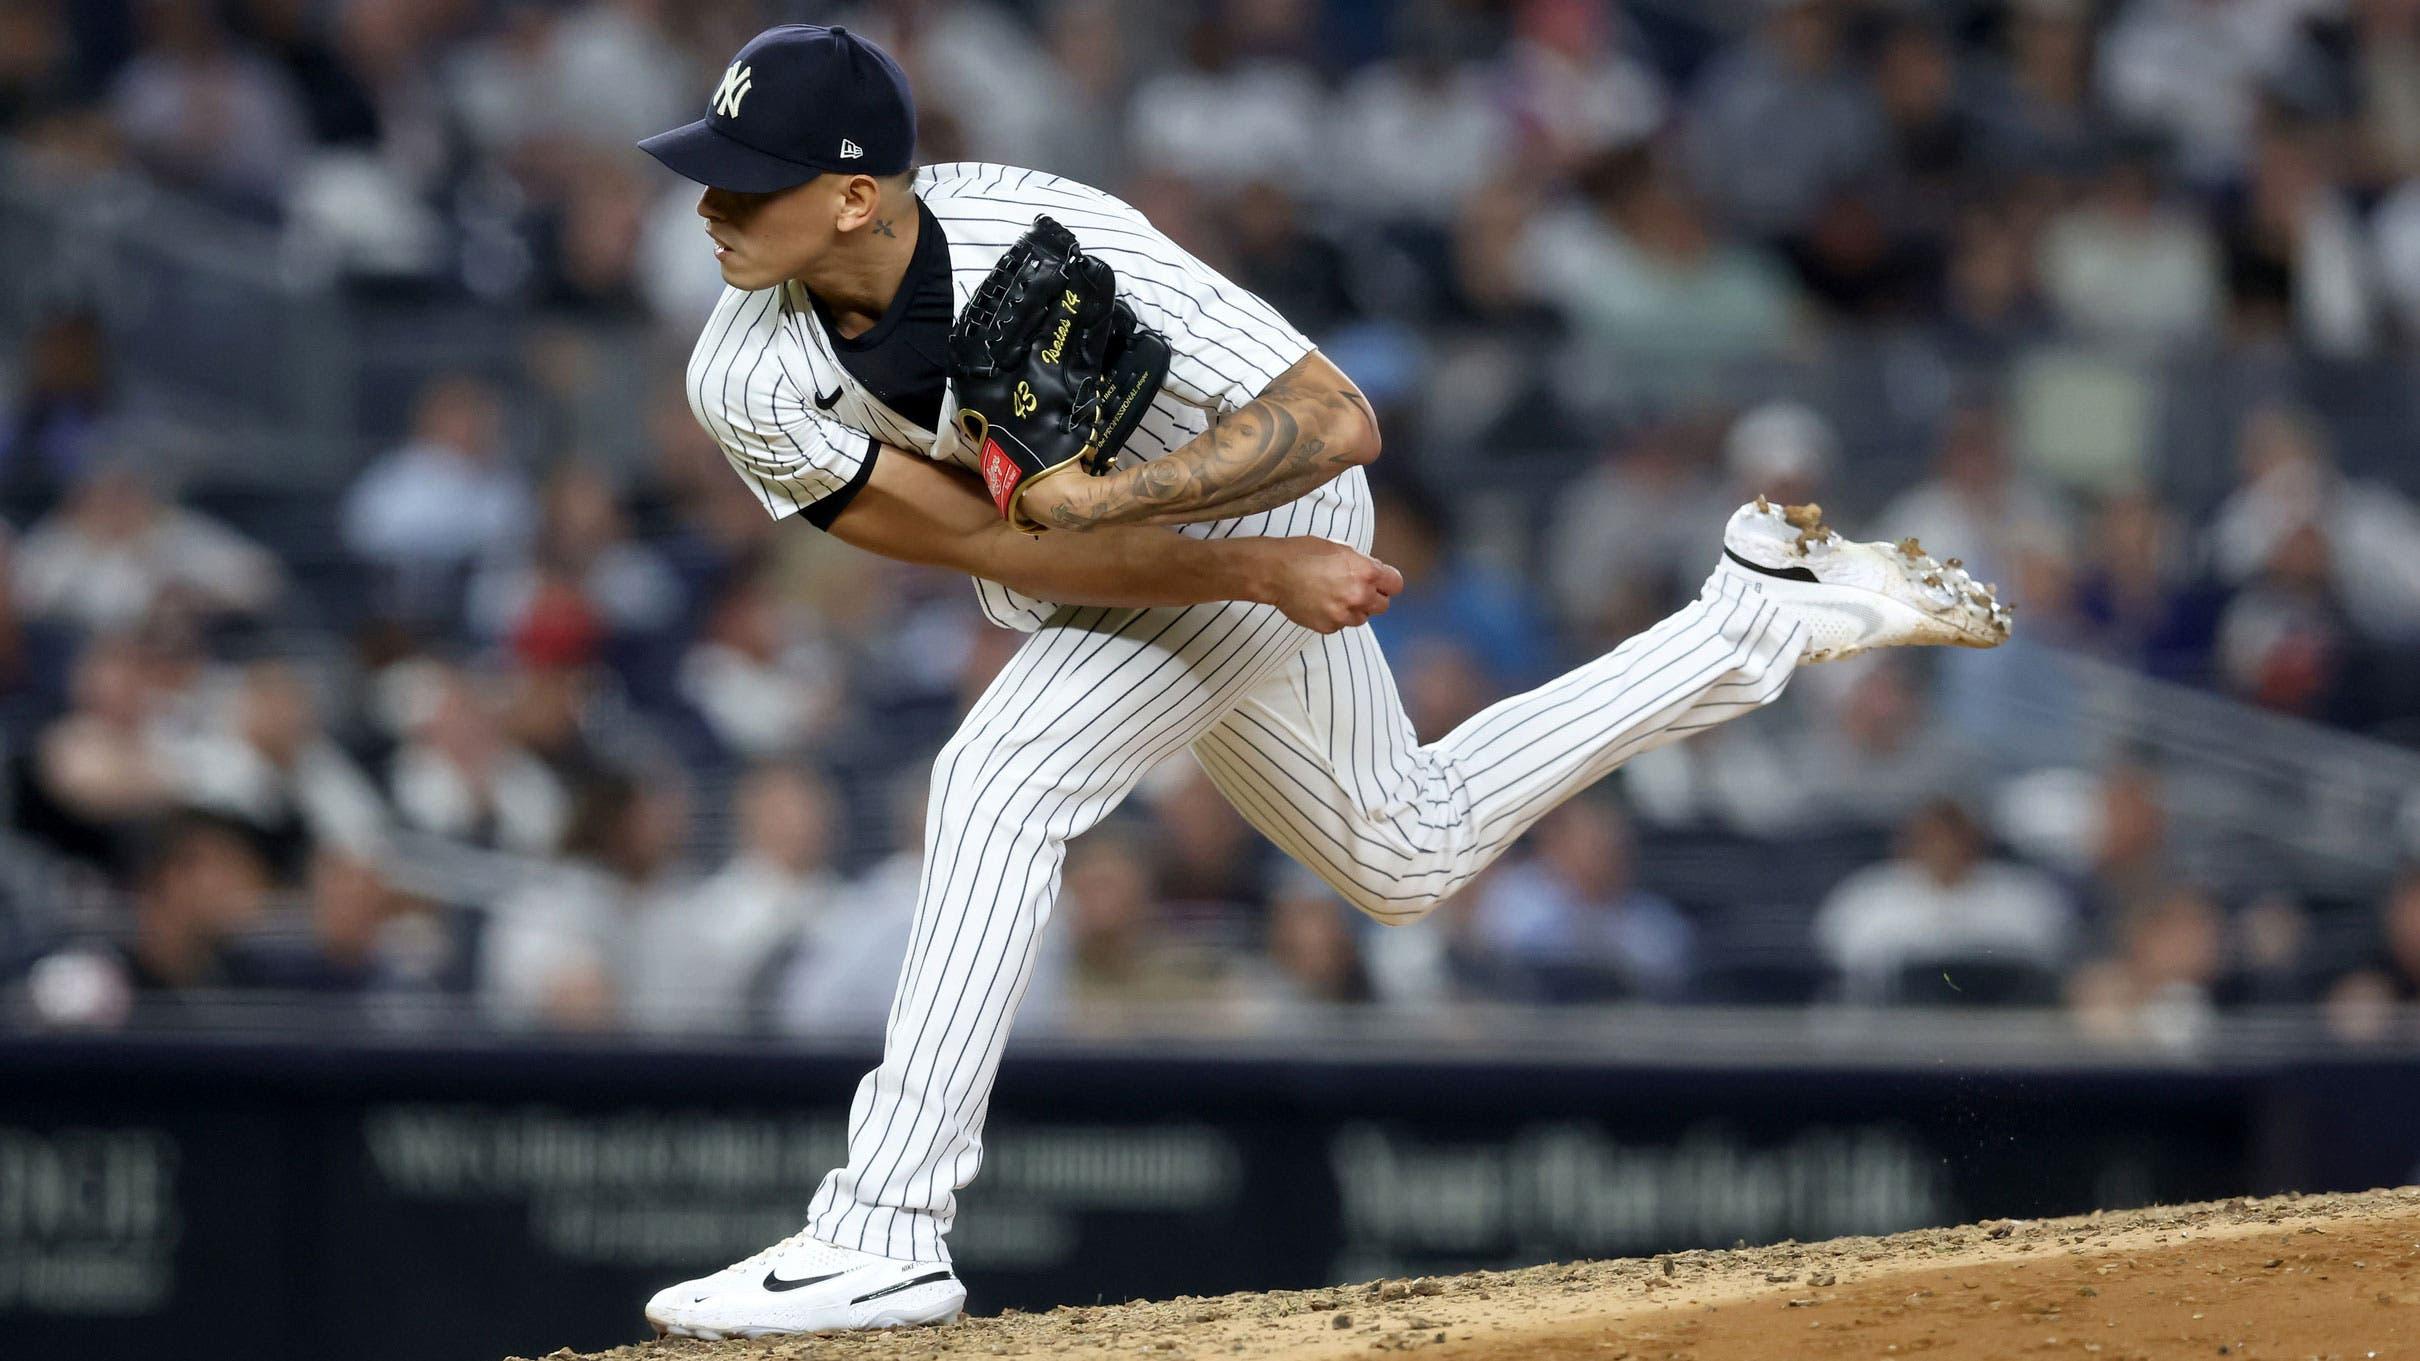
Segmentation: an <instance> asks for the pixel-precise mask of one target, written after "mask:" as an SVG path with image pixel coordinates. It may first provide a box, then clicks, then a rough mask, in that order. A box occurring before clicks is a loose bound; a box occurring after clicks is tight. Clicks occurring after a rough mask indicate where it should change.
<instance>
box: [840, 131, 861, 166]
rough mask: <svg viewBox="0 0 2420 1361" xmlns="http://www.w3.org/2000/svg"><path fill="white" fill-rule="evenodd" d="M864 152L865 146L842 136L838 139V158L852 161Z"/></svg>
mask: <svg viewBox="0 0 2420 1361" xmlns="http://www.w3.org/2000/svg"><path fill="white" fill-rule="evenodd" d="M864 154H865V148H864V147H861V146H859V145H857V144H856V143H855V142H852V141H850V140H849V139H848V138H846V137H843V138H841V139H840V159H842V160H844V161H853V160H856V159H857V158H858V157H860V156H863V155H864Z"/></svg>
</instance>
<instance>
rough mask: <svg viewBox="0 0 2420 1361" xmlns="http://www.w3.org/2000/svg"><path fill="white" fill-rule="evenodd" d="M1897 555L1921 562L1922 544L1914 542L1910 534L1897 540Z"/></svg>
mask: <svg viewBox="0 0 2420 1361" xmlns="http://www.w3.org/2000/svg"><path fill="white" fill-rule="evenodd" d="M1899 556H1901V557H1903V558H1905V559H1907V560H1908V561H1909V562H1922V561H1924V545H1923V544H1920V543H1918V542H1916V540H1915V537H1914V536H1913V535H1910V536H1909V537H1907V538H1904V539H1901V540H1900V541H1899ZM1953 565H1955V564H1953Z"/></svg>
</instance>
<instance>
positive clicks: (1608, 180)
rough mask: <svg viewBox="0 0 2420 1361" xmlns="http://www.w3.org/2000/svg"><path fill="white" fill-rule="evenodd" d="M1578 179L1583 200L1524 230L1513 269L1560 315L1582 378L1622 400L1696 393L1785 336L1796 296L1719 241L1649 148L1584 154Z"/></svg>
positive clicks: (1764, 265) (1772, 272)
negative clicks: (1591, 159)
mask: <svg viewBox="0 0 2420 1361" xmlns="http://www.w3.org/2000/svg"><path fill="white" fill-rule="evenodd" d="M1580 187H1581V189H1582V191H1583V192H1584V193H1585V195H1586V198H1585V206H1574V207H1565V208H1560V209H1557V210H1555V211H1553V212H1550V213H1547V214H1543V215H1541V216H1540V217H1539V218H1538V219H1537V220H1536V222H1535V223H1534V224H1533V225H1532V226H1531V227H1530V229H1529V232H1528V234H1527V236H1526V237H1525V238H1524V239H1523V240H1522V241H1521V243H1520V246H1519V249H1518V259H1519V261H1520V262H1521V263H1520V265H1519V266H1518V268H1519V269H1520V274H1519V276H1518V277H1519V279H1520V281H1521V284H1522V286H1523V288H1524V289H1525V290H1526V292H1527V293H1528V295H1529V296H1530V297H1531V298H1533V299H1535V300H1536V301H1538V302H1540V303H1544V304H1547V305H1550V306H1554V307H1557V308H1559V309H1560V310H1562V311H1563V312H1564V313H1565V314H1566V315H1567V316H1568V317H1569V318H1570V321H1571V324H1572V327H1573V329H1574V330H1575V331H1576V332H1577V334H1578V337H1579V339H1580V340H1581V341H1582V342H1583V347H1584V348H1583V352H1582V354H1581V355H1580V356H1579V358H1581V359H1583V360H1584V361H1585V368H1584V370H1583V371H1585V372H1587V373H1589V374H1591V375H1592V376H1593V379H1594V382H1593V384H1592V387H1594V388H1596V389H1600V390H1602V391H1604V392H1605V393H1607V394H1608V395H1612V396H1621V395H1628V396H1630V397H1632V398H1634V399H1636V398H1663V399H1668V400H1677V399H1680V398H1683V397H1687V396H1692V395H1702V394H1703V393H1705V392H1706V391H1707V390H1708V389H1709V388H1710V387H1712V386H1713V385H1714V384H1715V383H1716V382H1717V381H1718V380H1719V379H1720V378H1721V377H1723V376H1724V375H1725V373H1726V371H1727V370H1729V369H1732V368H1734V367H1736V366H1738V365H1741V364H1743V363H1745V362H1746V361H1748V360H1751V359H1755V358H1758V357H1760V356H1767V355H1772V354H1775V353H1777V352H1778V351H1780V350H1781V349H1782V348H1783V347H1784V346H1785V345H1786V344H1787V343H1788V342H1789V340H1790V331H1791V322H1792V319H1793V316H1794V313H1795V302H1796V300H1795V297H1794V295H1793V294H1792V292H1791V290H1790V285H1789V282H1788V280H1787V279H1786V278H1785V277H1784V276H1783V274H1782V272H1781V270H1780V269H1779V268H1778V267H1776V265H1775V264H1774V262H1773V261H1772V260H1771V259H1769V258H1767V257H1766V256H1765V255H1763V254H1762V253H1761V252H1759V251H1757V250H1756V249H1755V248H1754V247H1752V246H1749V245H1747V244H1745V243H1744V242H1739V241H1735V240H1730V239H1727V238H1726V237H1725V236H1724V235H1723V234H1722V230H1721V228H1720V227H1719V225H1718V224H1716V223H1714V222H1712V221H1710V220H1709V219H1708V218H1707V216H1706V214H1705V212H1704V211H1703V210H1702V209H1701V208H1700V207H1699V205H1698V204H1697V203H1696V201H1695V200H1693V199H1692V198H1691V197H1690V196H1689V195H1688V193H1687V192H1686V191H1685V190H1683V189H1682V188H1681V187H1680V186H1679V185H1678V184H1676V183H1674V182H1673V180H1672V179H1671V177H1670V176H1668V175H1666V174H1665V173H1664V172H1663V171H1662V170H1661V169H1659V168H1658V167H1657V165H1656V163H1655V160H1654V158H1653V157H1652V156H1650V155H1649V154H1647V153H1645V152H1625V153H1621V154H1618V155H1616V156H1614V157H1611V158H1609V159H1607V160H1605V161H1602V162H1599V163H1596V164H1595V165H1593V166H1592V167H1591V168H1590V169H1589V170H1588V171H1587V172H1586V174H1585V176H1584V178H1583V179H1582V181H1581V185H1580Z"/></svg>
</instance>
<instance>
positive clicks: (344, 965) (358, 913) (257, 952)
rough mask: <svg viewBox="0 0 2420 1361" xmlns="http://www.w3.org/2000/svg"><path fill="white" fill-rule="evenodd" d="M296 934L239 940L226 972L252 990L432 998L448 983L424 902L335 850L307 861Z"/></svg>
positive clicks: (448, 951)
mask: <svg viewBox="0 0 2420 1361" xmlns="http://www.w3.org/2000/svg"><path fill="white" fill-rule="evenodd" d="M307 890H308V895H309V896H308V902H307V904H306V910H307V912H308V914H309V919H308V921H307V923H305V930H304V931H303V932H302V933H301V934H300V935H298V936H297V935H272V936H266V937H259V938H252V939H247V940H246V941H245V942H244V943H243V945H242V947H241V948H240V949H239V950H238V951H237V952H236V954H235V957H234V962H233V965H232V968H233V972H235V973H236V974H237V975H238V976H239V977H241V978H242V979H243V980H244V982H245V983H247V984H248V985H250V986H254V987H263V988H282V989H289V990H297V991H303V992H312V993H322V994H356V995H362V996H374V997H380V998H394V997H403V996H413V995H418V996H432V995H434V994H435V993H437V992H438V991H439V990H440V989H441V988H442V987H443V986H445V985H446V984H447V983H449V982H450V981H451V979H450V977H449V975H450V971H451V970H452V969H453V967H454V964H455V959H454V952H453V945H452V942H451V940H450V939H449V938H448V937H447V936H446V934H445V932H444V929H443V928H442V927H440V926H439V925H438V924H437V922H436V921H435V920H434V918H433V915H432V914H431V913H430V911H429V909H428V906H427V905H426V904H425V903H420V902H416V901H414V900H412V899H410V898H407V897H405V896H404V895H403V894H401V893H399V892H397V891H396V890H395V887H394V886H393V885H392V884H390V883H389V882H388V881H387V879H386V876H385V875H384V874H382V873H381V872H380V871H379V869H378V867H377V866H376V865H375V864H373V863H371V862H369V861H367V860H362V859H358V858H356V857H354V856H351V855H347V854H345V853H344V852H343V851H339V850H323V851H321V852H319V853H318V854H316V855H314V856H313V857H312V858H311V865H310V870H309V877H308V882H307Z"/></svg>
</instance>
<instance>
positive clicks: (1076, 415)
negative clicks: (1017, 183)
mask: <svg viewBox="0 0 2420 1361" xmlns="http://www.w3.org/2000/svg"><path fill="white" fill-rule="evenodd" d="M1117 282H1118V281H1117V274H1116V272H1115V271H1114V270H1112V269H1110V267H1109V265H1108V264H1107V263H1106V262H1104V261H1102V260H1099V259H1096V258H1095V257H1093V256H1090V255H1086V254H1085V253H1084V252H1083V251H1082V250H1081V249H1079V248H1078V247H1077V245H1076V239H1075V236H1074V234H1072V233H1071V232H1069V231H1068V230H1067V229H1066V228H1065V227H1062V226H1060V225H1059V224H1058V223H1057V222H1054V221H1052V220H1051V219H1050V218H1049V217H1047V216H1045V217H1037V218H1035V219H1034V225H1033V230H1031V231H1029V232H1027V233H1026V234H1025V235H1024V236H1023V237H1021V238H1019V239H1018V241H1017V243H1016V244H1015V245H1013V246H1010V247H1009V248H1008V253H1007V254H1005V255H1003V256H1001V257H1000V263H998V264H996V265H994V266H992V272H991V274H990V275H989V276H988V277H987V278H985V279H984V281H983V283H982V286H981V287H979V288H977V289H976V290H975V296H974V298H973V300H972V301H970V302H969V303H968V304H967V306H966V310H965V311H964V312H962V313H960V314H959V317H958V319H957V320H956V321H955V322H953V323H951V325H950V334H949V371H950V387H951V389H952V391H953V392H954V393H955V394H956V396H957V398H958V417H957V420H958V432H959V433H960V434H962V435H964V436H965V437H966V439H967V440H968V441H969V442H970V443H972V444H973V445H974V446H975V447H976V448H977V449H978V450H979V451H980V457H981V462H980V465H979V466H980V467H981V469H982V472H983V485H984V486H985V487H986V488H988V489H989V490H990V492H991V496H992V503H993V504H994V505H997V506H998V507H999V508H1000V514H1001V515H1002V516H1003V517H1005V518H1006V519H1007V520H1008V522H1009V524H1011V525H1012V526H1014V527H1016V528H1017V529H1020V530H1023V531H1025V532H1027V533H1029V534H1030V533H1040V532H1041V531H1042V529H1043V528H1044V526H1042V525H1041V524H1038V523H1036V522H1035V521H1033V520H1032V519H1031V518H1029V517H1027V516H1025V515H1023V514H1021V513H1020V512H1019V511H1018V507H1017V502H1018V500H1019V498H1020V497H1022V496H1023V494H1024V492H1025V489H1026V488H1028V487H1030V486H1032V485H1033V484H1034V483H1036V482H1038V481H1040V480H1041V479H1043V478H1045V477H1048V476H1050V475H1051V474H1053V473H1056V472H1059V471H1061V470H1063V469H1065V468H1068V467H1070V466H1074V467H1079V468H1082V469H1083V470H1084V471H1085V472H1087V473H1090V474H1091V475H1093V476H1094V477H1099V476H1100V475H1102V474H1103V473H1106V472H1108V471H1109V470H1110V468H1111V467H1112V466H1113V465H1114V464H1115V463H1116V461H1117V456H1118V450H1120V449H1122V448H1124V447H1125V445H1126V439H1127V437H1128V436H1130V435H1132V434H1133V433H1134V428H1135V427H1136V426H1137V425H1139V424H1141V423H1142V420H1143V413H1144V411H1146V410H1147V409H1148V408H1149V407H1150V406H1151V399H1152V398H1153V397H1155V396H1157V395H1158V394H1159V390H1160V384H1161V383H1162V382H1163V381H1165V380H1166V379H1167V377H1168V338H1167V337H1166V336H1163V335H1161V334H1160V333H1159V332H1157V331H1154V330H1152V329H1151V328H1149V327H1147V326H1145V325H1143V324H1142V323H1141V322H1140V321H1138V320H1137V319H1136V318H1135V315H1134V311H1133V309H1131V308H1129V307H1128V306H1127V305H1126V304H1125V303H1122V302H1120V301H1118V297H1117Z"/></svg>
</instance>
